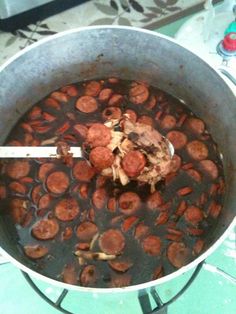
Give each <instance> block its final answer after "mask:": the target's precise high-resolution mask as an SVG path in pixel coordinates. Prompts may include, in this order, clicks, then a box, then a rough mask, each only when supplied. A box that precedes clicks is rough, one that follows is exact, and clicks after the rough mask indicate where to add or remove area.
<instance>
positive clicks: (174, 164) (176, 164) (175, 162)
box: [171, 154, 182, 172]
mask: <svg viewBox="0 0 236 314" xmlns="http://www.w3.org/2000/svg"><path fill="white" fill-rule="evenodd" d="M181 162H182V161H181V158H180V157H179V156H178V155H176V154H174V156H173V157H172V159H171V172H177V171H178V170H179V168H180V167H181Z"/></svg>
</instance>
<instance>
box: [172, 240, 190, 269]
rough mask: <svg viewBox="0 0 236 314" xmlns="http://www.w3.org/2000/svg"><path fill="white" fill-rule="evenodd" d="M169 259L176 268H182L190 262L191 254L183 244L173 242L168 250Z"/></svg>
mask: <svg viewBox="0 0 236 314" xmlns="http://www.w3.org/2000/svg"><path fill="white" fill-rule="evenodd" d="M167 257H168V260H169V262H170V263H171V264H172V265H173V266H174V267H176V268H181V267H182V266H184V265H186V264H187V263H188V262H189V261H190V258H191V252H190V249H189V248H187V247H186V245H185V244H184V243H183V242H172V243H171V244H170V245H169V246H168V248H167Z"/></svg>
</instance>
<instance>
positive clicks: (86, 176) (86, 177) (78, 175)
mask: <svg viewBox="0 0 236 314" xmlns="http://www.w3.org/2000/svg"><path fill="white" fill-rule="evenodd" d="M94 175H95V170H94V168H93V167H91V166H90V165H89V164H88V162H87V161H85V160H80V161H78V162H77V163H76V164H75V166H74V168H73V176H74V178H75V179H77V180H79V181H84V182H90V181H91V179H92V178H93V177H94Z"/></svg>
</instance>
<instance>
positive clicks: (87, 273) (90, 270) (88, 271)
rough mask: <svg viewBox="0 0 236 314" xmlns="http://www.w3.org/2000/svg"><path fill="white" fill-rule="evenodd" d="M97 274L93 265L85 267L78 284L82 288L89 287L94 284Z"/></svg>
mask: <svg viewBox="0 0 236 314" xmlns="http://www.w3.org/2000/svg"><path fill="white" fill-rule="evenodd" d="M97 279H98V274H97V271H96V267H95V266H94V265H87V266H85V267H84V269H83V270H82V272H81V273H80V283H81V285H82V286H85V287H90V286H94V285H95V284H96V281H97Z"/></svg>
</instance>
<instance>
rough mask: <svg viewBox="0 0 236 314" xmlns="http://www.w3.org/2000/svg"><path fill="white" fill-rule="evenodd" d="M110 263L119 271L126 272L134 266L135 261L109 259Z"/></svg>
mask: <svg viewBox="0 0 236 314" xmlns="http://www.w3.org/2000/svg"><path fill="white" fill-rule="evenodd" d="M108 265H109V266H110V267H111V268H112V269H114V270H116V271H118V272H121V273H124V272H126V271H127V270H128V269H129V268H130V267H132V266H133V263H132V262H130V261H126V260H119V259H117V260H113V261H108Z"/></svg>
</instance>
